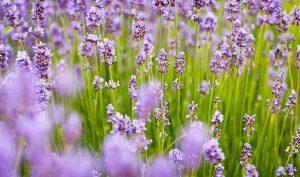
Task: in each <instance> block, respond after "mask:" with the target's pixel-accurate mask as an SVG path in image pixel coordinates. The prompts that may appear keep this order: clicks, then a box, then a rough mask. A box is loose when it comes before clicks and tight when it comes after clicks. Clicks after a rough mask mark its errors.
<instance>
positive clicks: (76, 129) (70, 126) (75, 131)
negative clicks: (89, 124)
mask: <svg viewBox="0 0 300 177" xmlns="http://www.w3.org/2000/svg"><path fill="white" fill-rule="evenodd" d="M63 129H64V133H65V136H66V142H67V143H68V144H74V143H76V142H77V141H78V140H79V138H80V135H81V119H80V117H79V116H78V115H77V114H76V113H71V114H70V115H69V117H68V119H67V121H66V122H65V123H64V125H63Z"/></svg>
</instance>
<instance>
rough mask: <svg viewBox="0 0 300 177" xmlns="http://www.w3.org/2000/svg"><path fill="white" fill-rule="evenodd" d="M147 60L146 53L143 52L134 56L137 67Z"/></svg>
mask: <svg viewBox="0 0 300 177" xmlns="http://www.w3.org/2000/svg"><path fill="white" fill-rule="evenodd" d="M146 59H147V55H146V52H145V51H144V50H141V51H140V52H139V53H138V54H137V55H136V61H137V64H138V65H142V64H143V63H144V62H145V61H146Z"/></svg>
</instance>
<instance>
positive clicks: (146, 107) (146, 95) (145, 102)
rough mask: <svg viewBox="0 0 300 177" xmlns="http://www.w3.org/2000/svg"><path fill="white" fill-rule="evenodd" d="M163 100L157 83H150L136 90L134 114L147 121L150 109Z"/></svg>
mask: <svg viewBox="0 0 300 177" xmlns="http://www.w3.org/2000/svg"><path fill="white" fill-rule="evenodd" d="M162 98H163V91H162V88H161V85H160V83H159V82H157V81H151V82H149V83H148V84H145V85H142V86H141V87H140V88H139V89H138V101H137V103H136V105H135V108H134V109H135V112H136V114H137V115H138V116H139V117H140V118H141V119H143V120H146V121H149V120H150V116H151V111H152V109H153V108H154V107H155V106H157V105H158V103H160V101H161V100H162Z"/></svg>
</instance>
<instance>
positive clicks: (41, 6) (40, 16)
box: [31, 0, 46, 23]
mask: <svg viewBox="0 0 300 177" xmlns="http://www.w3.org/2000/svg"><path fill="white" fill-rule="evenodd" d="M31 18H32V19H33V20H34V21H35V22H36V23H43V22H44V20H45V18H46V1H45V0H35V1H34V2H33V5H32V10H31Z"/></svg>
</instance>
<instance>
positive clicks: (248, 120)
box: [243, 114, 255, 136]
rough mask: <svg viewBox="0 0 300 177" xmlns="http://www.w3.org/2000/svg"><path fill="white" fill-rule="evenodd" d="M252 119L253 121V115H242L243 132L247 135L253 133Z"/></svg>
mask: <svg viewBox="0 0 300 177" xmlns="http://www.w3.org/2000/svg"><path fill="white" fill-rule="evenodd" d="M254 121H255V115H248V114H245V115H244V128H243V130H244V134H245V135H247V136H250V135H253V133H254V130H255V129H254Z"/></svg>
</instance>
